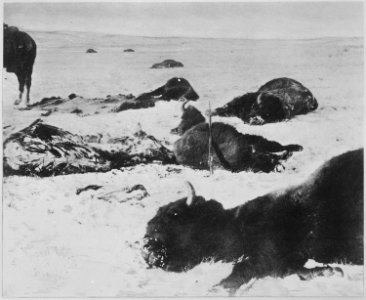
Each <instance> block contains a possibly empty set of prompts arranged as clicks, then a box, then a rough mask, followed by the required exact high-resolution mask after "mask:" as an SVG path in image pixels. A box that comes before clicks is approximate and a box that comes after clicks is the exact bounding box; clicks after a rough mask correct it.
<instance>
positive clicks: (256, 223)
mask: <svg viewBox="0 0 366 300" xmlns="http://www.w3.org/2000/svg"><path fill="white" fill-rule="evenodd" d="M363 183H364V180H363V149H360V150H356V151H351V152H347V153H345V154H342V155H339V156H337V157H334V158H333V159H331V160H329V161H327V162H326V163H324V164H323V165H322V166H321V167H320V168H319V169H318V170H317V171H315V172H314V173H313V174H312V175H311V176H310V177H309V179H308V180H307V181H305V182H304V183H302V184H300V185H298V186H294V187H291V188H289V189H287V190H284V191H282V192H278V191H277V192H273V193H269V194H266V195H263V196H260V197H257V198H255V199H253V200H251V201H248V202H246V203H245V204H243V205H240V206H237V207H234V208H232V209H223V206H222V205H221V204H220V203H219V202H217V201H215V200H208V201H207V200H205V199H204V198H203V197H200V196H196V195H195V193H194V190H193V187H192V186H190V188H189V196H188V197H187V198H183V199H180V200H177V201H175V202H172V203H170V204H168V205H165V206H163V207H161V208H159V210H158V212H157V214H156V216H155V217H154V218H153V219H151V220H150V221H149V222H148V224H147V230H146V235H145V238H144V247H143V250H144V251H143V252H144V258H145V260H146V262H147V264H148V265H149V266H151V267H159V268H162V269H164V270H167V271H175V272H181V271H186V270H188V269H190V268H193V267H194V266H195V265H198V264H199V263H201V262H202V261H204V260H205V259H212V260H214V261H220V260H221V261H225V262H234V267H233V270H232V272H231V274H230V275H229V276H228V277H227V278H225V279H223V280H222V281H221V282H220V283H219V285H221V286H222V287H224V288H226V289H228V290H229V291H230V292H231V293H234V292H235V291H236V290H237V289H238V288H239V287H240V286H241V285H243V284H245V283H248V282H249V281H250V280H251V279H252V278H263V277H266V276H276V277H277V276H279V277H284V276H287V275H290V274H298V275H299V276H300V278H301V279H310V278H312V277H313V276H315V275H317V274H319V275H325V274H327V273H332V272H335V271H339V272H340V273H341V274H342V270H341V269H340V268H332V267H330V266H324V267H317V268H312V269H308V268H305V267H304V264H305V263H306V261H307V260H308V259H313V260H315V261H317V262H321V263H324V264H328V263H349V264H357V265H362V264H363V236H364V235H363V228H364V226H363V225H364V223H363V211H364V210H363Z"/></svg>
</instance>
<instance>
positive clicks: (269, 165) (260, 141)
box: [173, 122, 302, 172]
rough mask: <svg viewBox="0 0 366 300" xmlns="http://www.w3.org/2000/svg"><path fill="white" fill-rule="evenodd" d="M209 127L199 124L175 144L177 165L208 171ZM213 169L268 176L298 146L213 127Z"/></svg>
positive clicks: (298, 146)
mask: <svg viewBox="0 0 366 300" xmlns="http://www.w3.org/2000/svg"><path fill="white" fill-rule="evenodd" d="M208 141H209V126H208V124H207V123H200V124H198V125H195V126H193V127H192V128H191V129H189V130H187V131H186V132H185V133H184V134H183V136H182V137H181V138H180V139H179V140H177V141H176V142H175V143H174V148H173V151H174V155H175V157H176V160H177V162H178V163H179V164H183V165H187V166H191V167H193V168H197V169H208V168H209V166H208V154H209V153H208V152H209V149H208V144H209V142H208ZM212 148H213V149H212V152H213V165H214V166H215V167H219V168H224V169H227V170H230V171H232V172H240V171H253V172H271V171H274V170H275V169H276V168H277V167H279V166H280V161H281V160H285V159H287V158H288V157H289V156H290V155H291V154H292V152H293V151H301V150H302V147H301V146H300V145H287V146H282V145H281V144H279V143H277V142H273V141H269V140H266V139H265V138H263V137H261V136H256V135H249V134H241V133H239V132H238V131H237V130H236V129H235V128H234V127H232V126H230V125H228V124H224V123H219V122H215V123H213V124H212Z"/></svg>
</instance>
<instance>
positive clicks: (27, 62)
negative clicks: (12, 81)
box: [3, 24, 37, 105]
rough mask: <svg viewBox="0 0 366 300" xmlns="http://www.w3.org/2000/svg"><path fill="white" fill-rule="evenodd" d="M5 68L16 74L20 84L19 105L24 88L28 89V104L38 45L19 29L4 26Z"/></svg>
mask: <svg viewBox="0 0 366 300" xmlns="http://www.w3.org/2000/svg"><path fill="white" fill-rule="evenodd" d="M3 33H4V45H3V55H4V56H3V67H4V68H6V71H7V72H11V73H15V75H16V76H17V78H18V82H19V92H20V94H19V98H18V99H17V100H16V101H15V103H14V104H15V105H18V104H19V103H20V102H21V101H22V98H23V93H24V86H26V88H27V95H26V103H27V105H28V104H29V101H30V95H29V94H30V88H31V85H32V73H33V64H34V61H35V59H36V56H37V45H36V42H35V41H34V40H33V39H32V37H31V36H30V35H29V34H27V33H26V32H23V31H20V30H19V29H18V28H17V27H14V26H8V25H7V24H4V29H3Z"/></svg>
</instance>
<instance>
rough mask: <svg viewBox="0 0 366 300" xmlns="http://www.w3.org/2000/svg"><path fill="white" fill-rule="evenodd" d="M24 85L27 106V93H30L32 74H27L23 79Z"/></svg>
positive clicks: (28, 98)
mask: <svg viewBox="0 0 366 300" xmlns="http://www.w3.org/2000/svg"><path fill="white" fill-rule="evenodd" d="M25 85H26V87H27V98H26V101H27V106H28V105H29V101H30V97H29V94H30V88H31V85H32V75H28V76H27V77H26V79H25Z"/></svg>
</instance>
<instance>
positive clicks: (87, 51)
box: [86, 49, 98, 53]
mask: <svg viewBox="0 0 366 300" xmlns="http://www.w3.org/2000/svg"><path fill="white" fill-rule="evenodd" d="M86 53H98V52H97V51H95V50H94V49H88V50H86Z"/></svg>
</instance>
